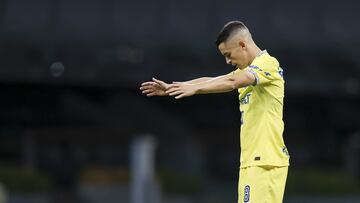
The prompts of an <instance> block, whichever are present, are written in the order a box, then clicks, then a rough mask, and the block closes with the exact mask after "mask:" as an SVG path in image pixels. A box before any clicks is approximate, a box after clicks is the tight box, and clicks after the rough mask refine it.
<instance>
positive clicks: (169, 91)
mask: <svg viewBox="0 0 360 203" xmlns="http://www.w3.org/2000/svg"><path fill="white" fill-rule="evenodd" d="M178 90H180V89H179V88H177V87H173V88H170V89H168V90H166V91H165V92H166V93H167V94H170V93H172V92H175V91H178Z"/></svg>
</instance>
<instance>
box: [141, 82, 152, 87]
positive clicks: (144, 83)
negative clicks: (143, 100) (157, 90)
mask: <svg viewBox="0 0 360 203" xmlns="http://www.w3.org/2000/svg"><path fill="white" fill-rule="evenodd" d="M153 84H155V82H152V81H147V82H143V83H141V86H146V85H153Z"/></svg>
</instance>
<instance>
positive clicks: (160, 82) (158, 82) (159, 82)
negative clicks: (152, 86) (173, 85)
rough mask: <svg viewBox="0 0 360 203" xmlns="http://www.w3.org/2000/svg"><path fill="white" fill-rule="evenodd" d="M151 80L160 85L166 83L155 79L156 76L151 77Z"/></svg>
mask: <svg viewBox="0 0 360 203" xmlns="http://www.w3.org/2000/svg"><path fill="white" fill-rule="evenodd" d="M152 80H153V81H154V82H156V83H157V84H159V85H161V86H165V85H166V83H165V82H164V81H161V80H158V79H156V78H152Z"/></svg>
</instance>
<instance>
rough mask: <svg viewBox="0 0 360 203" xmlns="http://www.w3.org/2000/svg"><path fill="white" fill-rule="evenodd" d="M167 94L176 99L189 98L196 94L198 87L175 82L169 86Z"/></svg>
mask: <svg viewBox="0 0 360 203" xmlns="http://www.w3.org/2000/svg"><path fill="white" fill-rule="evenodd" d="M166 93H167V94H168V95H169V96H175V99H181V98H183V97H189V96H192V95H194V94H195V93H196V86H195V85H192V84H187V83H184V82H173V83H172V84H170V85H169V87H168V89H167V90H166Z"/></svg>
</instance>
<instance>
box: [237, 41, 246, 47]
mask: <svg viewBox="0 0 360 203" xmlns="http://www.w3.org/2000/svg"><path fill="white" fill-rule="evenodd" d="M238 43H239V46H240V47H241V48H245V42H244V41H241V40H240V41H239V42H238Z"/></svg>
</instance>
